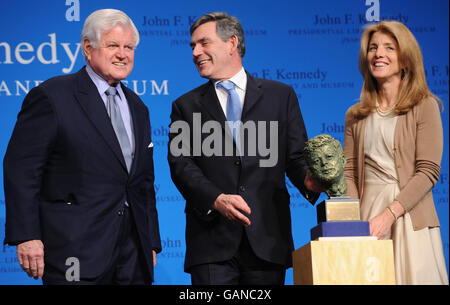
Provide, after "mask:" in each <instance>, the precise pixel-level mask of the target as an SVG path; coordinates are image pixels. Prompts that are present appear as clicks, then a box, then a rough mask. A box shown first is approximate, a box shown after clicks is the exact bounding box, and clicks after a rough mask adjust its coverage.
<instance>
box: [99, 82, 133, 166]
mask: <svg viewBox="0 0 450 305" xmlns="http://www.w3.org/2000/svg"><path fill="white" fill-rule="evenodd" d="M105 94H106V96H107V101H106V111H107V112H108V115H109V117H110V118H111V124H112V126H113V128H114V131H115V133H116V136H117V139H118V140H119V144H120V148H121V149H122V154H123V157H124V159H125V163H126V165H127V170H128V172H130V169H131V163H132V162H133V156H132V154H133V152H132V151H131V144H130V139H129V138H128V134H127V131H126V129H125V125H124V124H123V120H122V115H121V114H120V108H119V105H118V104H117V101H116V95H117V89H116V88H114V87H109V88H108V89H106V91H105Z"/></svg>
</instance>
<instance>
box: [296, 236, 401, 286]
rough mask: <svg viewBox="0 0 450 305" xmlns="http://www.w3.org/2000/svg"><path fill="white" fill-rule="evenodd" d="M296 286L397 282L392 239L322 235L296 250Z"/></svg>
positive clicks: (393, 283) (389, 283)
mask: <svg viewBox="0 0 450 305" xmlns="http://www.w3.org/2000/svg"><path fill="white" fill-rule="evenodd" d="M293 267H294V284H295V285H395V270H394V251H393V244H392V240H376V239H375V238H374V237H370V236H367V237H366V236H364V237H322V238H319V240H317V241H311V242H310V243H308V244H306V245H305V246H303V247H301V248H300V249H297V250H296V251H294V253H293Z"/></svg>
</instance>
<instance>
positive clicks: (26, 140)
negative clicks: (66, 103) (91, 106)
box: [3, 86, 57, 245]
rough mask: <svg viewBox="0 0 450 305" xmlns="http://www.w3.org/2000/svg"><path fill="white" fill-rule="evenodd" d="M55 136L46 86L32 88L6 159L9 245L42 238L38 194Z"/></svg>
mask: <svg viewBox="0 0 450 305" xmlns="http://www.w3.org/2000/svg"><path fill="white" fill-rule="evenodd" d="M56 133H57V120H56V114H55V112H54V109H53V107H52V105H51V103H50V98H49V96H48V94H47V92H46V90H45V87H44V86H39V87H36V88H33V89H32V90H31V91H30V92H29V94H28V95H27V96H26V98H25V100H24V102H23V104H22V108H21V110H20V112H19V115H18V118H17V122H16V125H15V127H14V130H13V133H12V136H11V140H10V142H9V144H8V148H7V150H6V154H5V158H4V160H3V175H4V188H5V203H6V229H5V240H4V242H5V243H7V244H10V245H15V244H18V243H20V242H23V241H27V240H32V239H41V231H40V220H39V194H40V187H41V182H42V176H43V173H44V169H45V166H46V163H47V162H49V160H48V156H49V155H50V151H51V149H52V145H53V143H54V139H55V138H56Z"/></svg>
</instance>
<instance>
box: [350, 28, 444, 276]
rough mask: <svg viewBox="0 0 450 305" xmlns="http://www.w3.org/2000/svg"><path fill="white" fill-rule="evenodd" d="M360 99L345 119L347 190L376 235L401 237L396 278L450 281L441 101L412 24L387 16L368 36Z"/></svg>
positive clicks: (396, 253) (361, 58) (365, 37)
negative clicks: (440, 190) (441, 208)
mask: <svg viewBox="0 0 450 305" xmlns="http://www.w3.org/2000/svg"><path fill="white" fill-rule="evenodd" d="M359 69H360V72H361V74H362V75H363V77H364V83H363V88H362V90H361V97H360V101H359V103H357V104H355V105H353V106H352V107H350V109H349V110H348V111H347V113H346V118H345V138H344V154H345V156H346V159H347V165H346V168H345V176H346V180H347V184H348V190H347V193H348V195H349V196H351V197H353V198H359V199H360V200H361V216H362V219H363V220H368V221H369V222H370V233H371V235H373V236H377V238H378V239H392V240H393V243H394V257H395V271H396V280H397V284H448V276H447V269H446V266H445V259H444V255H443V249H442V240H441V234H440V229H439V220H438V216H437V213H436V209H435V207H434V202H433V196H432V192H431V189H432V188H433V187H434V185H435V184H436V182H437V181H438V179H439V172H440V163H441V157H442V150H443V131H442V122H441V117H440V112H439V104H440V101H439V99H438V98H437V97H435V96H434V95H433V94H432V93H431V92H430V90H429V89H428V86H427V83H426V79H425V72H424V67H423V59H422V54H421V52H420V47H419V45H418V43H417V41H416V39H415V38H414V36H413V34H412V33H411V32H410V31H409V30H408V28H407V27H406V26H404V25H403V24H401V23H399V22H395V21H383V22H380V23H378V24H374V25H371V26H369V27H368V28H367V29H366V30H365V32H364V33H363V35H362V38H361V49H360V55H359Z"/></svg>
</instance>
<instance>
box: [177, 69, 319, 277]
mask: <svg viewBox="0 0 450 305" xmlns="http://www.w3.org/2000/svg"><path fill="white" fill-rule="evenodd" d="M247 77H248V82H247V90H246V96H245V102H244V107H243V111H242V118H241V120H242V122H243V123H244V124H245V123H246V122H248V121H254V122H255V123H256V125H257V122H258V121H264V122H267V124H266V125H267V126H269V122H270V121H277V122H278V134H277V136H278V162H277V163H276V165H275V166H273V167H260V164H259V161H260V160H261V159H267V157H262V156H261V155H260V154H258V153H257V154H256V156H250V155H249V154H247V153H245V154H244V156H241V157H239V156H236V155H235V156H228V157H227V156H223V155H222V156H210V157H208V156H205V155H204V154H203V153H202V154H201V155H200V156H194V155H193V152H192V148H193V146H192V145H193V143H192V141H193V138H194V137H195V136H194V135H193V134H192V130H193V128H192V127H193V114H194V113H199V114H201V120H202V123H204V122H206V121H210V120H214V121H218V122H219V123H220V124H221V126H222V134H224V130H225V128H224V126H225V125H224V124H225V123H224V122H225V121H226V118H225V115H224V113H223V110H222V108H221V106H220V104H219V100H218V98H217V95H216V92H215V89H214V85H213V83H212V82H211V81H210V82H208V83H206V84H204V85H202V86H200V87H198V88H196V89H194V90H192V91H190V92H188V93H186V94H185V95H183V96H181V97H180V98H178V99H177V100H176V101H175V102H174V103H173V105H172V114H171V119H172V125H171V127H172V126H174V122H176V121H179V120H182V121H186V122H187V123H188V125H189V126H190V143H187V144H188V145H190V147H189V149H190V156H178V157H177V156H175V155H173V154H172V153H171V151H170V144H169V155H168V160H169V164H170V170H171V176H172V180H173V181H174V183H175V185H176V186H177V188H178V189H179V190H180V192H181V194H182V195H183V197H184V198H185V199H186V210H185V212H186V248H187V249H186V261H185V270H186V271H188V270H189V267H191V266H193V265H198V264H203V263H211V262H219V261H224V260H228V259H231V258H232V257H233V255H234V254H235V253H236V251H237V249H238V247H239V244H240V241H241V238H242V232H243V226H241V225H238V224H236V223H234V222H231V221H229V220H228V219H227V218H225V217H224V216H222V215H221V214H219V213H218V212H217V211H213V212H212V213H209V214H208V211H209V210H211V209H212V206H213V203H214V201H215V200H216V198H217V197H218V196H219V195H220V194H221V193H225V194H239V195H241V196H242V197H243V198H244V200H245V201H246V202H247V203H248V204H249V206H250V208H251V211H252V213H251V215H250V216H249V218H250V221H251V225H250V226H249V227H248V228H245V230H246V233H247V236H248V239H249V242H250V244H251V247H252V248H253V250H254V252H255V253H256V255H258V257H260V258H262V259H264V260H267V261H269V262H273V263H278V264H282V265H284V266H286V267H289V266H291V264H292V258H291V252H292V251H293V249H294V246H293V240H292V233H291V215H290V208H289V203H290V198H289V193H288V191H287V189H286V180H285V174H287V176H288V177H289V179H290V180H291V182H292V183H293V184H294V185H295V186H296V187H297V188H298V189H299V190H300V192H301V193H302V194H303V195H304V196H307V197H309V200H310V201H311V202H315V201H316V200H317V197H318V194H309V195H308V194H307V192H306V189H305V187H304V178H305V174H306V170H305V169H306V163H305V161H304V159H303V156H302V149H303V143H304V142H305V141H306V140H307V134H306V129H305V126H304V124H303V119H302V115H301V112H300V108H299V104H298V100H297V96H296V95H295V92H294V91H293V89H292V88H291V87H289V86H287V85H284V84H282V83H279V82H275V81H270V80H264V79H255V78H253V77H251V76H250V75H249V74H248V73H247ZM180 130H181V129H180ZM209 135H210V134H208V133H203V134H202V136H201V139H202V143H203V140H204V139H205V138H207V137H208V136H209ZM180 136H181V133H180V132H175V130H171V133H170V143H171V142H172V141H173V140H174V139H176V138H177V137H178V139H179V137H180ZM256 137H258V135H256ZM223 139H225V137H223ZM266 139H267V142H266V143H267V146H268V143H269V140H268V139H269V131H267V132H266ZM245 142H248V139H245ZM224 145H225V144H224V142H223V143H222V146H223V147H224ZM245 151H246V150H245Z"/></svg>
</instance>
